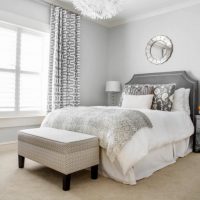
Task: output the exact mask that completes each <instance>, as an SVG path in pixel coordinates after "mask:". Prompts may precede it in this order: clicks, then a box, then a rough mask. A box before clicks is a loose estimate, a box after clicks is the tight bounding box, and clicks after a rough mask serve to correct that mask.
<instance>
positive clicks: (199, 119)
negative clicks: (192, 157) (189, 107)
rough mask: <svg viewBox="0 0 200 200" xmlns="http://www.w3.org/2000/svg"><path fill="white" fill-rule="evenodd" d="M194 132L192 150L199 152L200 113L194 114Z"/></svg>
mask: <svg viewBox="0 0 200 200" xmlns="http://www.w3.org/2000/svg"><path fill="white" fill-rule="evenodd" d="M195 131H196V134H195V138H194V142H195V144H194V151H195V152H200V115H196V130H195Z"/></svg>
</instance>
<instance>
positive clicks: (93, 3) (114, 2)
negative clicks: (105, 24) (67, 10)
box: [72, 0, 123, 19]
mask: <svg viewBox="0 0 200 200" xmlns="http://www.w3.org/2000/svg"><path fill="white" fill-rule="evenodd" d="M122 1H123V0H72V2H73V5H74V7H75V8H76V9H77V10H79V11H80V12H81V14H82V15H85V16H87V17H90V18H92V19H110V18H112V17H114V16H115V15H117V13H118V12H119V11H120V10H121V8H122Z"/></svg>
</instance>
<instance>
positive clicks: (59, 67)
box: [47, 5, 80, 112]
mask: <svg viewBox="0 0 200 200" xmlns="http://www.w3.org/2000/svg"><path fill="white" fill-rule="evenodd" d="M50 25H51V42H50V66H49V80H48V81H49V82H48V102H47V103H48V106H47V111H48V112H50V111H52V110H54V109H58V108H63V107H66V106H77V105H79V103H80V15H78V14H75V13H72V12H70V11H67V10H64V9H63V8H60V7H58V6H54V5H52V6H51V19H50Z"/></svg>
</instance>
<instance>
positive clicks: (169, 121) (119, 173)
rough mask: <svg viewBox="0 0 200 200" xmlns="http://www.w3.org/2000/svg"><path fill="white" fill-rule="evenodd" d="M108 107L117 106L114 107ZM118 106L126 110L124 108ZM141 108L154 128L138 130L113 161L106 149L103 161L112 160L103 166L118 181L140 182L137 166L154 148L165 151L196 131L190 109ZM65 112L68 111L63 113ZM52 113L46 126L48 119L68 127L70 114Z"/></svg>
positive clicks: (63, 127) (49, 122) (62, 127)
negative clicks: (135, 172) (59, 114)
mask: <svg viewBox="0 0 200 200" xmlns="http://www.w3.org/2000/svg"><path fill="white" fill-rule="evenodd" d="M104 108H105V109H113V107H104ZM114 108H115V109H126V108H121V107H114ZM127 109H128V108H127ZM129 110H130V109H129ZM133 110H135V109H133ZM137 110H139V111H141V112H143V113H144V114H146V116H147V117H148V118H149V119H150V121H151V123H152V125H153V128H141V129H140V130H138V131H137V132H136V133H135V134H134V135H133V136H132V138H131V139H130V140H129V141H128V142H127V143H126V144H125V146H124V147H123V148H122V149H121V151H120V152H119V154H118V155H117V157H116V159H115V161H114V162H113V163H112V162H111V161H110V160H107V161H106V159H108V158H107V155H106V153H105V150H102V163H103V162H104V161H105V162H104V163H108V166H106V165H107V164H105V165H104V163H103V165H102V166H103V168H106V167H107V168H110V170H107V172H108V173H107V174H108V175H109V176H110V177H112V178H113V179H115V180H119V181H121V182H124V183H128V184H135V183H136V179H137V178H136V177H134V176H135V174H134V167H135V166H137V165H138V163H139V162H140V161H142V160H143V159H144V158H145V157H146V156H147V155H149V154H150V153H151V152H152V151H153V150H156V149H159V148H161V149H162V148H164V150H163V149H162V150H163V151H165V150H166V149H165V146H166V145H170V144H171V145H174V144H175V143H177V142H180V141H182V140H184V139H187V138H189V137H190V136H191V135H192V134H193V133H194V126H193V123H192V121H191V119H190V117H189V116H188V114H187V113H186V112H183V111H176V112H167V111H158V110H149V109H146V110H144V109H137ZM64 111H65V110H63V111H62V112H64ZM66 112H67V111H66ZM58 113H59V112H58ZM51 116H52V118H49V117H48V116H47V117H46V118H45V119H44V121H43V123H42V125H44V124H45V122H48V123H47V125H50V126H51V125H52V124H53V123H52V122H54V120H57V122H58V127H56V128H59V129H65V126H66V125H67V124H66V123H67V121H66V116H67V113H64V114H63V115H61V116H60V117H59V118H58V116H57V115H56V114H55V113H53V114H51ZM49 120H50V121H49ZM168 148H171V150H172V149H173V151H174V147H173V146H170V147H168ZM167 151H168V150H167ZM167 151H166V152H167ZM173 151H170V152H173ZM171 154H172V153H171ZM120 177H121V178H120Z"/></svg>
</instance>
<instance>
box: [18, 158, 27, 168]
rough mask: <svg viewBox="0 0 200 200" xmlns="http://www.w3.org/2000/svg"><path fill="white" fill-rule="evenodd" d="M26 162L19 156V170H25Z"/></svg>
mask: <svg viewBox="0 0 200 200" xmlns="http://www.w3.org/2000/svg"><path fill="white" fill-rule="evenodd" d="M24 160H25V158H24V157H23V156H20V155H18V165H19V168H24Z"/></svg>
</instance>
